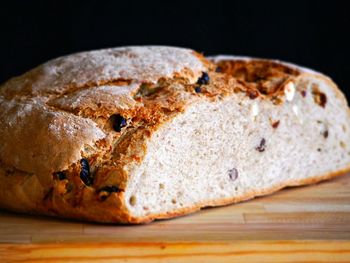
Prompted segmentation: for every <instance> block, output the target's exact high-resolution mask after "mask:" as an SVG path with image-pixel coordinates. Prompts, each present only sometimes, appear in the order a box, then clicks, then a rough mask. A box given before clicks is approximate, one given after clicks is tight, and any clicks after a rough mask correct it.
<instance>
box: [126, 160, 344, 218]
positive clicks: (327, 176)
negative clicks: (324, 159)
mask: <svg viewBox="0 0 350 263" xmlns="http://www.w3.org/2000/svg"><path fill="white" fill-rule="evenodd" d="M347 172H350V164H349V165H348V166H347V167H345V168H342V169H339V170H337V171H334V172H330V173H327V174H323V175H319V176H313V177H309V178H304V179H300V180H289V181H286V182H284V183H281V184H279V185H275V186H272V187H270V188H265V189H261V190H255V191H251V192H248V193H246V194H244V195H241V196H236V197H230V198H223V199H217V200H207V201H203V202H201V203H199V204H196V205H194V206H191V207H186V208H181V209H177V210H174V211H170V212H167V213H160V214H152V215H148V216H145V217H130V218H129V220H130V221H129V222H128V223H131V224H142V223H149V222H152V221H154V220H158V219H169V218H174V217H179V216H183V215H185V214H190V213H194V212H197V211H199V210H201V209H202V208H206V207H217V206H225V205H230V204H235V203H238V202H242V201H246V200H249V199H253V198H255V197H259V196H264V195H269V194H272V193H275V192H277V191H279V190H281V189H283V188H286V187H295V186H303V185H309V184H316V183H318V182H321V181H324V180H329V179H332V178H334V177H337V176H341V175H345V174H346V173H347Z"/></svg>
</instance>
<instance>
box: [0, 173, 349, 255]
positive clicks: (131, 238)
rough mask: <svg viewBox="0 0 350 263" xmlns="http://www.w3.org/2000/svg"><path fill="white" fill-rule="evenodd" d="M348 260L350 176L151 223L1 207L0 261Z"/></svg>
mask: <svg viewBox="0 0 350 263" xmlns="http://www.w3.org/2000/svg"><path fill="white" fill-rule="evenodd" d="M65 260H71V262H77V261H79V262H112V261H113V262H119V261H123V262H125V261H127V262H163V261H171V262H208V261H212V262H233V261H235V262H236V261H244V262H250V261H256V262H281V261H287V262H305V261H307V262H310V261H313V262H314V261H329V262H350V174H349V175H345V176H342V177H339V178H336V179H334V180H331V181H327V182H323V183H320V184H317V185H313V186H305V187H296V188H287V189H285V190H282V191H280V192H278V193H276V194H274V195H270V196H266V197H261V198H257V199H254V200H251V201H247V202H244V203H240V204H236V205H231V206H226V207H220V208H210V209H204V210H202V211H201V212H199V213H195V214H192V215H188V216H185V217H181V218H177V219H172V220H163V221H157V222H154V223H151V224H148V225H140V226H118V225H101V224H92V223H83V222H74V221H69V220H59V219H53V218H48V217H39V216H28V215H20V214H14V213H9V212H4V211H0V262H61V261H65Z"/></svg>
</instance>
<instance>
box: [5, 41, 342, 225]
mask: <svg viewBox="0 0 350 263" xmlns="http://www.w3.org/2000/svg"><path fill="white" fill-rule="evenodd" d="M157 52H158V53H157ZM167 53H170V54H167ZM152 54H153V55H152ZM99 56H101V57H102V58H99ZM118 56H121V58H119V57H118ZM142 56H144V57H142ZM152 56H154V57H152ZM150 57H151V58H150ZM122 64H123V65H122ZM125 65H127V66H125ZM217 65H218V66H219V67H220V68H221V72H216V71H215V68H216V66H217ZM217 65H215V64H213V63H211V62H209V61H206V60H205V59H204V58H203V57H202V56H201V55H200V54H197V53H195V52H194V51H189V50H182V51H181V50H179V49H175V50H172V48H164V47H153V48H146V49H143V48H139V47H137V48H134V49H133V48H121V49H110V50H105V51H98V52H90V53H80V54H77V55H73V56H68V57H63V58H59V59H56V60H53V61H51V62H48V63H46V64H44V65H42V66H39V67H38V68H36V69H34V70H32V71H30V72H28V73H26V74H24V75H23V76H20V77H17V78H15V79H12V80H10V81H9V82H7V83H5V84H4V86H2V87H1V89H0V109H1V112H0V123H1V124H2V125H3V127H4V129H2V131H0V161H1V166H0V207H2V208H6V209H9V210H14V211H18V212H27V213H39V214H45V215H51V216H59V217H67V218H75V219H83V220H88V221H98V222H118V223H146V222H150V221H152V220H155V219H162V218H170V217H175V216H179V215H182V214H186V213H190V212H194V211H197V210H199V209H201V208H202V207H206V206H218V205H226V204H230V203H235V202H239V201H242V200H246V199H250V198H253V197H254V196H258V195H263V194H269V193H272V192H274V191H277V190H279V189H281V188H283V187H286V186H290V185H301V184H308V183H313V182H317V181H319V180H324V179H328V178H331V177H333V176H336V175H338V173H340V171H339V172H334V173H331V174H328V175H325V176H315V177H313V178H310V179H306V180H302V181H297V182H292V181H290V182H286V183H284V184H282V185H279V186H274V187H271V188H270V189H263V190H260V191H256V192H251V193H248V194H245V195H244V196H241V197H235V198H228V199H219V200H210V201H207V202H202V203H201V204H197V205H196V206H193V207H189V208H184V209H181V210H176V211H171V212H169V213H166V214H153V215H149V216H147V217H136V218H135V217H132V216H131V215H130V214H129V212H128V210H127V208H126V204H125V197H124V190H125V189H126V187H127V184H128V174H129V171H131V170H132V169H133V167H134V166H137V165H139V164H140V163H141V162H142V160H143V158H144V156H145V153H146V151H147V147H146V145H147V141H148V140H149V138H150V137H151V136H152V134H153V133H154V132H155V131H156V130H157V129H159V128H160V127H161V126H162V124H163V123H165V122H167V121H170V120H171V119H172V118H174V116H176V115H177V114H179V113H180V112H182V111H184V110H186V108H187V107H188V105H190V104H191V103H194V102H196V101H199V100H216V99H220V98H222V97H224V96H230V95H232V94H233V93H237V92H244V93H246V94H247V96H248V98H247V99H255V98H256V97H257V96H261V97H262V98H263V99H269V100H272V101H273V102H274V103H275V101H276V99H278V98H279V96H280V95H281V94H283V89H284V85H285V83H286V81H287V80H289V79H297V78H300V77H307V76H308V74H311V75H310V76H312V77H313V78H315V77H316V78H321V79H322V80H323V81H327V82H328V83H329V85H330V86H331V87H333V89H334V90H335V91H336V94H337V96H338V97H339V98H341V99H342V100H343V101H344V105H345V106H346V100H345V98H344V96H343V95H342V93H341V92H340V91H339V90H338V89H337V87H336V86H335V85H334V84H333V82H332V81H331V80H329V79H328V78H325V77H323V76H321V75H317V74H316V75H315V74H313V73H304V72H302V71H299V70H297V69H295V68H291V67H288V66H286V65H284V64H279V63H276V62H270V61H260V60H259V61H249V62H246V61H225V62H218V64H217ZM75 67H76V68H75ZM112 68H114V69H116V72H114V71H113V70H112ZM202 71H205V72H207V73H208V74H209V77H210V83H209V84H208V85H204V86H202V90H201V93H200V94H197V93H196V92H195V87H196V86H197V84H196V81H197V79H198V78H199V77H200V76H201V74H202ZM72 72H73V73H74V74H76V75H74V74H73V73H72ZM280 101H281V102H280V103H283V101H282V100H280ZM346 107H347V106H346ZM113 114H120V115H122V116H123V117H124V118H125V119H127V120H128V125H127V127H125V128H122V130H121V132H116V131H113V129H112V126H111V123H110V122H111V116H112V115H113ZM33 134H37V137H33ZM45 144H46V145H45ZM83 157H84V158H87V159H88V161H89V164H90V166H91V172H92V173H93V174H94V182H93V184H92V185H90V186H87V185H85V183H84V182H83V181H82V180H81V178H80V172H81V169H82V167H81V164H80V163H79V160H80V159H81V158H83ZM45 158H46V159H45ZM62 171H63V172H64V174H65V176H66V178H64V179H62V180H60V179H58V178H57V177H56V175H55V172H62ZM106 186H107V187H108V186H115V187H117V188H118V191H114V192H111V193H109V192H103V191H102V192H101V191H100V190H101V189H103V188H104V187H106ZM13 193H16V195H13ZM106 197H108V198H106Z"/></svg>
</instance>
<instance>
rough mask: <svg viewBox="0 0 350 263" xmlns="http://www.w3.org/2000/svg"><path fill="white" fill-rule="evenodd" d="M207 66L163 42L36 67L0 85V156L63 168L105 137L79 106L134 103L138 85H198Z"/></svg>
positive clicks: (24, 165)
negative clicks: (178, 82) (163, 82)
mask: <svg viewBox="0 0 350 263" xmlns="http://www.w3.org/2000/svg"><path fill="white" fill-rule="evenodd" d="M208 65H209V62H207V61H206V60H205V59H204V58H203V57H202V56H201V55H199V54H197V53H195V52H194V51H192V50H189V49H183V48H174V47H164V46H148V47H123V48H113V49H105V50H98V51H92V52H83V53H78V54H73V55H69V56H64V57H60V58H57V59H54V60H51V61H49V62H47V63H45V64H43V65H40V66H38V67H37V68H34V69H33V70H31V71H29V72H27V73H25V74H23V75H22V76H19V77H15V78H13V79H11V80H9V81H8V82H6V83H4V84H3V85H2V86H1V87H0V124H1V129H0V161H1V162H2V163H3V164H4V165H6V166H9V167H14V168H16V169H19V170H22V171H26V172H29V173H36V174H42V175H47V174H49V173H53V172H55V171H60V170H64V169H67V167H68V166H69V165H70V164H72V163H75V162H78V161H79V159H81V158H82V156H84V155H88V154H89V151H91V149H94V147H96V143H98V142H99V141H101V140H103V139H104V138H106V136H107V135H106V131H105V130H104V129H103V126H101V125H98V122H96V120H95V119H93V118H89V116H85V115H81V114H78V113H77V111H76V110H81V109H85V108H86V107H89V108H90V109H91V111H95V110H96V111H98V109H100V108H103V107H104V108H107V109H109V111H102V113H101V114H112V113H113V111H115V110H116V109H123V108H130V107H133V106H134V105H135V104H136V101H135V100H134V99H133V96H134V95H135V94H136V93H137V91H138V89H139V88H140V86H141V85H142V83H151V84H152V83H153V84H154V83H157V82H158V81H159V80H160V79H169V78H179V79H183V80H185V81H186V82H188V83H195V82H196V81H197V79H198V77H199V76H201V74H202V72H203V71H206V68H207V66H208ZM104 117H105V118H108V117H109V116H104Z"/></svg>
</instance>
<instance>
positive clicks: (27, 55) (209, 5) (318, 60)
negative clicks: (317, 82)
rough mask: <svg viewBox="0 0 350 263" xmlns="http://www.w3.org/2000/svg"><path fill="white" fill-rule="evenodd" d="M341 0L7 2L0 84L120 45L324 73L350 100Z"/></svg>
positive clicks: (349, 22) (348, 24)
mask: <svg viewBox="0 0 350 263" xmlns="http://www.w3.org/2000/svg"><path fill="white" fill-rule="evenodd" d="M2 2H3V1H2ZM346 3H347V1H328V2H325V3H323V2H320V1H248V0H246V1H219V0H215V1H210V2H209V1H193V2H190V1H165V0H164V1H159V2H152V1H142V2H141V1H140V2H136V1H130V0H129V1H102V0H99V1H81V2H78V1H69V2H68V1H67V2H65V3H64V1H43V2H34V1H11V4H8V3H7V4H4V3H2V4H0V5H1V15H0V28H1V39H0V52H1V54H0V55H1V60H0V82H3V81H5V80H6V79H8V78H10V77H12V76H14V75H18V74H21V73H23V72H24V71H26V70H28V69H30V68H32V67H34V66H36V65H38V64H40V63H43V62H45V61H47V60H48V59H51V58H54V57H57V56H60V55H64V54H68V53H73V52H77V51H82V50H91V49H99V48H105V47H114V46H124V45H149V44H158V45H174V46H183V47H191V48H193V49H195V50H197V51H200V52H203V53H204V54H205V55H211V54H236V55H249V56H257V57H267V58H277V59H281V60H286V61H290V62H294V63H297V64H301V65H304V66H307V67H311V68H314V69H316V70H318V71H321V72H324V73H325V74H327V75H329V76H331V77H332V78H333V79H334V80H335V81H336V82H337V83H338V84H339V86H340V88H341V89H342V90H343V91H344V92H345V93H346V94H347V96H348V98H350V65H349V62H350V51H349V48H350V41H349V38H350V37H349V35H350V15H349V10H350V9H349V8H348V7H347V4H346Z"/></svg>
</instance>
